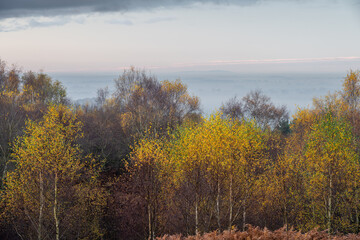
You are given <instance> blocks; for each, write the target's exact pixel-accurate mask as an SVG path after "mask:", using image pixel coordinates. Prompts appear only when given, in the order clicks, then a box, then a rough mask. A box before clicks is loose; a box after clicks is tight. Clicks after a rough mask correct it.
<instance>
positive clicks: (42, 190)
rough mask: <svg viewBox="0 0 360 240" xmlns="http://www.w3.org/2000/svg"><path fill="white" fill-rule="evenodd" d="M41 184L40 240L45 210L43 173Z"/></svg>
mask: <svg viewBox="0 0 360 240" xmlns="http://www.w3.org/2000/svg"><path fill="white" fill-rule="evenodd" d="M39 184H40V206H39V223H38V240H41V239H42V235H41V233H42V222H43V209H44V202H45V199H44V180H43V177H42V173H41V171H40V174H39Z"/></svg>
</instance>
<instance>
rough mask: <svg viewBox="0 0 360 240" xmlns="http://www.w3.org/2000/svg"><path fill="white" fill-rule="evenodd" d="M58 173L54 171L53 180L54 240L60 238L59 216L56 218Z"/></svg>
mask: <svg viewBox="0 0 360 240" xmlns="http://www.w3.org/2000/svg"><path fill="white" fill-rule="evenodd" d="M57 184H58V175H57V173H55V182H54V220H55V230H56V240H59V239H60V230H59V218H58V211H57V210H58V196H57V194H58V186H57Z"/></svg>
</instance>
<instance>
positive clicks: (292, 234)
mask: <svg viewBox="0 0 360 240" xmlns="http://www.w3.org/2000/svg"><path fill="white" fill-rule="evenodd" d="M157 239H158V240H210V239H211V240H224V239H226V240H248V239H262V240H275V239H276V240H278V239H286V240H288V239H294V240H295V239H296V240H315V239H316V240H320V239H334V240H355V239H360V235H356V234H348V235H329V234H328V233H327V232H326V231H318V230H317V229H313V230H311V231H309V232H307V233H301V232H299V231H295V230H293V229H291V230H289V231H286V227H285V226H284V227H282V228H280V229H278V230H275V231H270V230H268V229H267V228H264V229H261V228H259V227H253V226H251V225H248V229H247V231H244V232H241V231H238V230H236V229H235V230H232V231H229V230H226V231H223V232H221V233H220V232H217V231H214V232H210V233H205V234H203V235H199V236H188V237H184V236H182V235H181V234H177V235H171V236H169V235H164V236H163V237H160V238H157Z"/></svg>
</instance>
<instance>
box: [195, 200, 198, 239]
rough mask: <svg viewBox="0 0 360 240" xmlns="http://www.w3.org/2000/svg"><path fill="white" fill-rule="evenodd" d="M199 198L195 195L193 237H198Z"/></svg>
mask: <svg viewBox="0 0 360 240" xmlns="http://www.w3.org/2000/svg"><path fill="white" fill-rule="evenodd" d="M198 198H199V196H198V193H196V196H195V235H196V236H197V235H199V210H198V205H199V199H198Z"/></svg>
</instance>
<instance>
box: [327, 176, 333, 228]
mask: <svg viewBox="0 0 360 240" xmlns="http://www.w3.org/2000/svg"><path fill="white" fill-rule="evenodd" d="M331 201H332V176H331V174H330V179H329V198H328V214H327V215H328V224H327V225H328V229H329V234H331V231H332V229H331V218H332V214H331V211H332V202H331Z"/></svg>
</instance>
